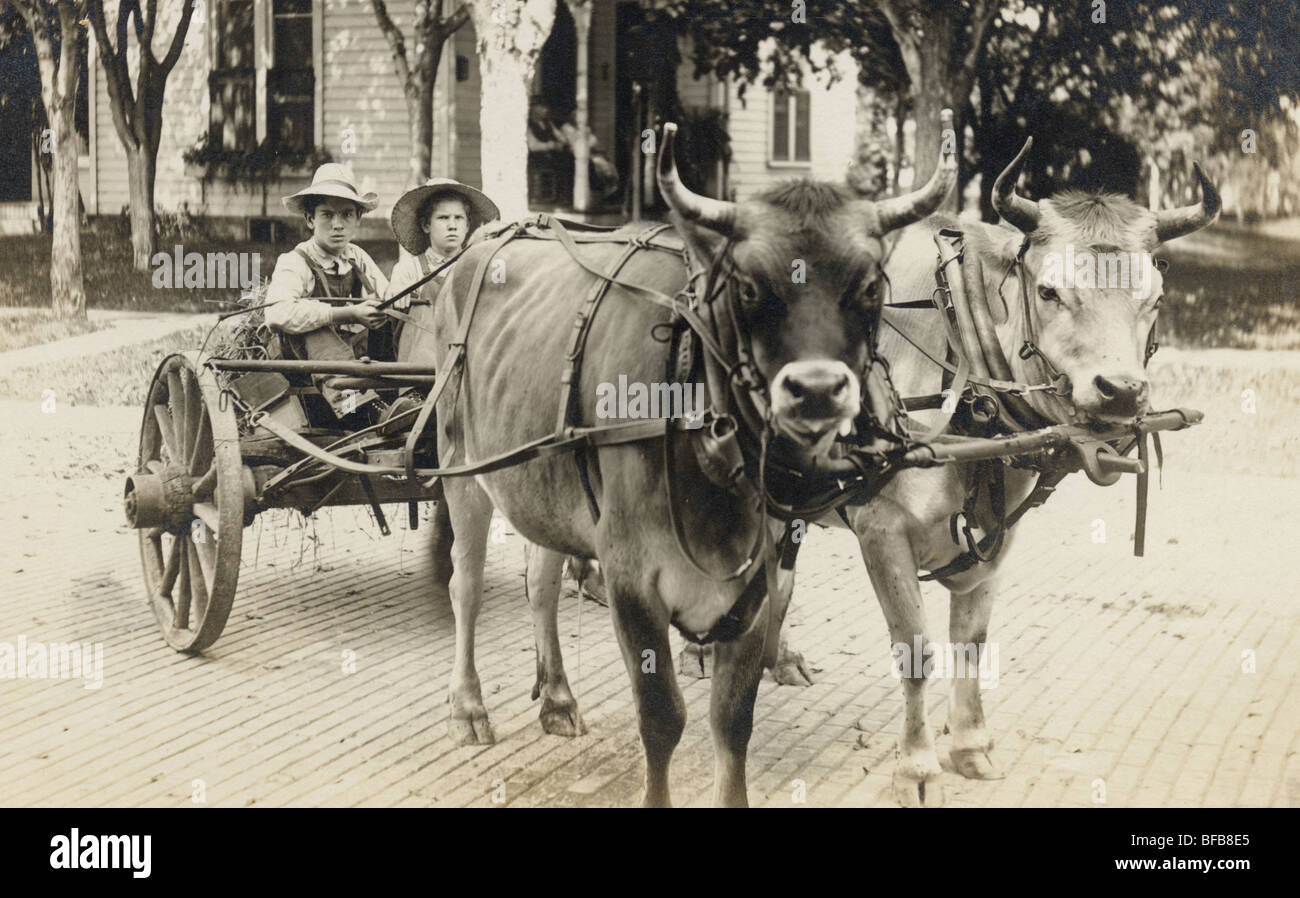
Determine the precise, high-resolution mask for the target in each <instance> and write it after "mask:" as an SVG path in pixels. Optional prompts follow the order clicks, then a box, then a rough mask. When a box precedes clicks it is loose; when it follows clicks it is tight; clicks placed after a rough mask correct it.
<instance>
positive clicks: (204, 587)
mask: <svg viewBox="0 0 1300 898" xmlns="http://www.w3.org/2000/svg"><path fill="white" fill-rule="evenodd" d="M189 555H190V565H189V570H190V592H191V593H192V594H193V596H194V607H193V609H191V610H192V611H193V617H194V621H195V623H196V625H202V623H203V616H204V615H205V614H207V613H208V582H209V581H208V572H207V571H205V570H203V559H202V553H201V552H200V551H199V547H198V546H196V545H195V544H194V541H193V540H189Z"/></svg>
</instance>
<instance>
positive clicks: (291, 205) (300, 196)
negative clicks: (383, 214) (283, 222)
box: [282, 162, 379, 214]
mask: <svg viewBox="0 0 1300 898" xmlns="http://www.w3.org/2000/svg"><path fill="white" fill-rule="evenodd" d="M309 196H331V197H336V198H338V199H344V200H351V201H352V202H354V203H356V204H357V205H358V206H360V207H361V208H362V210H363V211H365V212H373V211H374V210H375V207H376V206H378V205H379V194H377V193H360V192H358V191H357V183H356V175H354V174H352V169H350V168H348V167H347V166H346V165H340V164H339V163H337V162H326V163H325V164H324V165H322V166H321V167H320V168H318V169H316V174H315V175H313V176H312V179H311V186H310V187H304V188H303V189H302V190H299V191H298V192H297V193H295V194H293V196H286V197H284V199H283V200H282V202H283V203H284V207H285V208H286V209H288V210H289V211H290V212H297V213H299V214H302V213H305V212H306V211H307V210H306V209H305V208H304V207H303V200H305V199H306V198H307V197H309Z"/></svg>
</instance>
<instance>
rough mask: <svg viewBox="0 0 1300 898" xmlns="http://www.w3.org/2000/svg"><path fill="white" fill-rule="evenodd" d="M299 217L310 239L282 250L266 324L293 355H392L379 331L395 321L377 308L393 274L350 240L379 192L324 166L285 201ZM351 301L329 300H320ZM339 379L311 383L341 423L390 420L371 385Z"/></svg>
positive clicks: (337, 167) (342, 169)
mask: <svg viewBox="0 0 1300 898" xmlns="http://www.w3.org/2000/svg"><path fill="white" fill-rule="evenodd" d="M283 202H284V206H285V208H286V209H288V210H289V211H290V212H294V213H296V214H298V215H301V216H302V217H303V219H304V220H305V221H306V223H307V229H308V230H309V231H310V232H311V237H310V238H309V239H307V240H304V241H303V242H302V243H299V244H298V245H297V246H295V247H294V248H293V250H292V251H291V252H287V253H283V254H281V256H280V258H279V259H278V260H276V263H275V271H274V272H273V273H272V274H271V282H270V284H269V286H268V287H267V294H266V300H267V302H268V303H269V304H270V305H268V306H267V309H266V323H267V325H268V326H269V327H271V328H273V329H274V330H276V331H279V332H281V333H282V334H286V335H290V339H288V340H286V341H285V343H286V345H287V347H288V348H289V350H290V352H291V353H293V354H296V355H299V356H301V357H304V358H306V359H312V360H317V359H318V360H323V361H324V360H328V361H340V360H346V361H351V360H353V359H356V358H358V357H359V356H362V355H368V356H370V357H371V358H374V359H376V360H385V361H386V360H388V359H387V358H386V356H391V347H387V348H386V347H385V346H384V341H383V339H382V337H383V336H384V334H383V332H382V331H381V329H382V328H384V327H385V326H386V325H387V324H388V323H389V321H390V319H389V318H388V316H387V315H385V314H384V313H383V311H381V310H380V309H379V308H378V304H379V299H380V297H381V296H383V295H384V294H385V292H386V291H387V290H388V279H387V278H385V277H384V273H383V272H382V271H381V270H380V269H379V266H378V265H376V264H375V261H374V260H373V259H372V258H370V256H369V254H367V253H366V251H365V250H363V249H362V248H361V247H359V246H356V245H355V244H353V243H352V238H353V237H355V236H356V234H357V231H358V230H359V228H360V226H361V216H362V215H364V214H365V213H366V212H371V211H373V210H374V209H375V207H376V206H378V205H379V197H378V196H377V195H376V194H374V193H365V194H362V193H360V192H359V191H358V190H357V187H356V182H355V178H354V176H353V174H352V172H351V170H349V169H348V168H347V167H346V166H343V165H339V164H338V163H333V162H330V163H326V164H325V165H322V166H321V167H320V168H318V169H316V173H315V175H314V176H313V177H312V181H311V185H310V186H309V187H305V188H303V189H302V190H299V191H298V192H297V193H295V194H293V195H291V196H286V197H284V198H283ZM316 297H321V298H322V299H335V300H338V299H352V300H355V301H354V302H326V301H322V299H317V298H316ZM337 379H338V376H337V375H335V376H331V375H314V376H313V377H312V380H313V381H314V382H315V383H316V386H317V388H318V389H319V390H320V393H321V396H322V397H324V399H325V401H326V402H327V403H329V406H330V408H331V409H332V410H333V412H334V415H335V417H336V418H338V420H339V422H340V423H342V424H343V425H344V426H346V427H349V428H356V427H364V426H368V425H370V424H374V423H378V422H379V421H380V420H385V419H386V418H387V417H388V416H389V415H387V414H386V413H387V412H388V411H389V409H388V406H387V404H386V403H384V402H383V400H382V399H380V397H379V395H378V394H377V393H375V392H374V391H373V390H365V391H362V392H358V391H355V390H341V389H338V388H337V387H336V386H335V385H334V382H335V381H336V380H337Z"/></svg>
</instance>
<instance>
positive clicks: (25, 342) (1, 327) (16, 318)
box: [0, 309, 107, 352]
mask: <svg viewBox="0 0 1300 898" xmlns="http://www.w3.org/2000/svg"><path fill="white" fill-rule="evenodd" d="M105 327H107V325H106V324H101V323H96V322H93V321H61V320H59V319H58V318H54V317H53V316H51V315H50V314H49V313H48V312H45V311H43V310H39V309H33V310H32V311H30V312H22V313H20V314H16V315H0V352H8V351H9V350H11V349H22V348H24V347H27V346H37V345H39V344H41V343H49V342H50V341H51V340H62V339H63V338H65V337H77V336H80V335H81V334H89V333H91V332H93V331H97V330H103V329H104V328H105Z"/></svg>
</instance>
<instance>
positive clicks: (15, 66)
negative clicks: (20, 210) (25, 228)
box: [0, 33, 41, 203]
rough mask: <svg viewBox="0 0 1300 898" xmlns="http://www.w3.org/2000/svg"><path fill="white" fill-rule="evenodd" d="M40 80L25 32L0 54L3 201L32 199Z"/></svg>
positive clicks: (0, 179) (0, 185)
mask: <svg viewBox="0 0 1300 898" xmlns="http://www.w3.org/2000/svg"><path fill="white" fill-rule="evenodd" d="M40 95H41V79H40V73H39V71H38V70H37V67H36V52H35V49H34V48H33V47H32V42H31V38H30V37H29V36H28V35H27V34H26V33H23V34H22V35H21V36H18V35H15V37H14V39H13V41H12V42H11V43H10V45H9V46H8V47H7V48H6V49H5V52H4V53H0V202H5V203H12V202H27V201H30V200H31V198H32V133H33V128H34V121H33V119H34V114H35V113H36V111H37V110H36V107H37V104H38V103H40Z"/></svg>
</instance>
